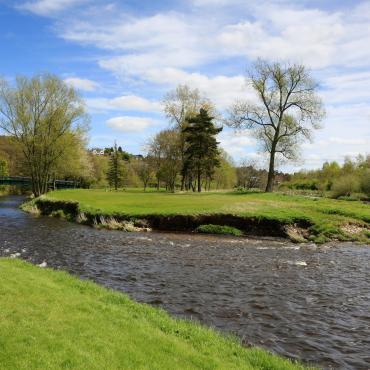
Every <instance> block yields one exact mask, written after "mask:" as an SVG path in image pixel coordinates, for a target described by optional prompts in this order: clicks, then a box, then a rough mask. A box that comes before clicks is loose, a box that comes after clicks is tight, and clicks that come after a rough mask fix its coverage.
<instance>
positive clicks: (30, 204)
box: [19, 199, 41, 215]
mask: <svg viewBox="0 0 370 370" xmlns="http://www.w3.org/2000/svg"><path fill="white" fill-rule="evenodd" d="M19 208H20V209H21V210H22V211H24V212H27V213H30V214H33V215H40V213H41V212H40V209H39V208H38V207H37V205H36V203H35V199H32V200H30V201H27V202H24V203H22V204H21V205H20V207H19Z"/></svg>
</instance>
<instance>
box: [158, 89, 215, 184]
mask: <svg viewBox="0 0 370 370" xmlns="http://www.w3.org/2000/svg"><path fill="white" fill-rule="evenodd" d="M163 106H164V113H165V115H166V117H167V118H168V119H169V120H170V122H171V124H172V125H173V127H174V128H175V129H176V130H178V131H179V134H180V142H179V145H180V155H181V166H182V167H183V168H184V160H185V150H186V143H185V137H184V134H183V130H184V129H185V128H186V126H187V124H188V123H187V119H188V118H189V117H191V116H193V115H196V114H197V113H198V112H199V110H200V109H201V108H204V109H207V110H208V111H209V112H211V114H214V115H215V114H216V109H215V108H214V106H213V104H212V103H211V102H210V101H209V100H208V99H206V98H205V97H204V96H202V95H201V93H200V92H199V90H198V89H191V88H190V87H189V86H187V85H178V86H177V88H176V89H175V90H173V91H170V92H169V93H167V94H166V95H165V97H164V99H163ZM186 175H187V174H186V173H185V172H183V173H182V178H181V190H184V189H185V181H186Z"/></svg>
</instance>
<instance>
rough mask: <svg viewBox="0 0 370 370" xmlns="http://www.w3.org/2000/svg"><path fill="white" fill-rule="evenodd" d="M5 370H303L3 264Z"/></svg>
mask: <svg viewBox="0 0 370 370" xmlns="http://www.w3.org/2000/svg"><path fill="white" fill-rule="evenodd" d="M0 368H1V369H27V370H31V369H42V370H49V369H88V370H93V369H97V370H102V369H105V370H107V369H171V370H172V369H270V370H273V369H281V370H283V369H284V370H285V369H288V370H289V369H303V366H301V365H299V364H293V363H292V362H290V361H288V360H286V359H282V358H280V357H277V356H274V355H272V354H270V353H268V352H266V351H264V350H261V349H257V348H248V349H246V348H243V347H242V346H241V345H240V344H239V343H238V341H237V340H236V339H233V338H226V337H224V336H222V335H221V334H218V333H216V332H215V331H213V330H211V329H207V328H205V327H201V326H199V325H197V324H195V323H192V322H190V321H184V320H176V319H172V318H170V317H169V316H168V315H167V314H166V313H165V312H164V311H162V310H158V309H155V308H152V307H150V306H148V305H143V304H138V303H135V302H133V301H132V300H130V299H129V298H128V297H127V296H126V295H123V294H121V293H117V292H113V291H110V290H108V289H105V288H103V287H100V286H98V285H96V284H94V283H91V282H87V281H82V280H79V279H77V278H75V277H72V276H71V275H69V274H67V273H65V272H61V271H53V270H50V269H42V268H40V267H37V266H33V265H31V264H28V263H26V262H23V261H21V260H14V259H5V258H1V259H0Z"/></svg>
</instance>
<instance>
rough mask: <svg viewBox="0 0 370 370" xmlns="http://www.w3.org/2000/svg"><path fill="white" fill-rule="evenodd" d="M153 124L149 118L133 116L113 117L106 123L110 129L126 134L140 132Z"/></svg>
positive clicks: (154, 122)
mask: <svg viewBox="0 0 370 370" xmlns="http://www.w3.org/2000/svg"><path fill="white" fill-rule="evenodd" d="M155 124H156V121H154V120H153V119H151V118H145V117H133V116H120V117H114V118H110V119H109V120H108V121H107V125H108V126H109V127H110V128H112V129H114V130H117V131H122V132H126V133H134V132H142V131H144V130H145V129H147V128H149V127H150V126H153V125H155Z"/></svg>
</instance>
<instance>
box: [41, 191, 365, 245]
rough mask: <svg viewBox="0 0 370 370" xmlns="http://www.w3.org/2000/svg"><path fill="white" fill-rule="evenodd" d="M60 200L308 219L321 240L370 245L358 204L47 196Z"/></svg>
mask: <svg viewBox="0 0 370 370" xmlns="http://www.w3.org/2000/svg"><path fill="white" fill-rule="evenodd" d="M48 197H50V198H52V199H57V200H73V201H77V202H79V203H80V208H81V210H82V211H88V212H90V213H96V214H99V213H104V214H126V215H130V216H133V217H140V216H144V215H151V214H154V215H199V214H216V213H217V214H232V215H238V216H242V217H257V218H258V217H260V218H265V219H271V220H277V221H279V222H282V223H285V224H294V223H295V222H297V221H299V220H306V221H308V222H309V223H310V224H311V225H312V226H311V227H310V230H309V234H310V238H311V240H314V241H317V242H323V241H327V240H329V239H340V240H359V241H363V242H370V239H369V238H370V206H369V205H368V204H364V203H362V202H360V201H346V200H334V199H328V198H310V197H304V196H291V195H285V194H279V193H269V194H266V193H245V194H241V193H236V192H223V193H220V192H213V193H212V192H210V193H200V194H194V193H177V194H176V193H175V194H170V193H164V192H159V193H157V192H143V191H139V190H126V191H118V192H114V191H111V192H110V191H105V190H83V189H75V190H60V191H55V192H52V193H49V194H48Z"/></svg>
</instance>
